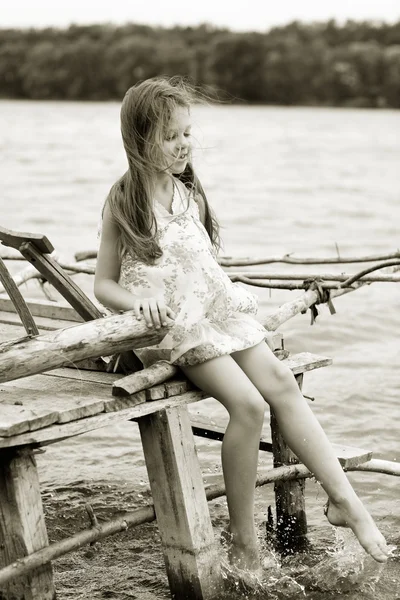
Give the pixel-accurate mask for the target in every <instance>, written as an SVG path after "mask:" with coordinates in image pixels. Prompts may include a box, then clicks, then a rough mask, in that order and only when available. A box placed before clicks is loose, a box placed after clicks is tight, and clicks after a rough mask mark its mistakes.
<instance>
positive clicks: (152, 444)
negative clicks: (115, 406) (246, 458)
mask: <svg viewBox="0 0 400 600" xmlns="http://www.w3.org/2000/svg"><path fill="white" fill-rule="evenodd" d="M139 428H140V434H141V438H142V444H143V450H144V455H145V459H146V466H147V471H148V475H149V481H150V486H151V492H152V497H153V502H154V508H155V512H156V517H157V524H158V528H159V531H160V535H161V541H162V547H163V553H164V560H165V565H166V569H167V575H168V580H169V585H170V589H171V594H172V596H173V597H174V598H182V599H183V598H191V599H193V600H211V599H215V600H217V598H220V594H221V590H222V579H221V573H220V561H219V556H218V545H217V543H216V540H215V539H214V534H213V530H212V526H211V520H210V514H209V511H208V505H207V498H206V495H205V491H204V485H203V478H202V474H201V471H200V466H199V462H198V459H197V454H196V449H195V446H194V440H193V435H192V431H191V426H190V420H189V416H188V413H187V408H186V407H179V408H173V409H167V410H163V411H161V412H158V413H154V414H152V415H149V416H147V417H144V418H142V419H140V420H139Z"/></svg>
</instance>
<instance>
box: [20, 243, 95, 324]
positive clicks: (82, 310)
mask: <svg viewBox="0 0 400 600" xmlns="http://www.w3.org/2000/svg"><path fill="white" fill-rule="evenodd" d="M18 250H19V251H20V252H21V254H22V255H23V256H24V257H25V258H26V259H27V260H28V261H29V262H30V263H32V264H33V265H34V266H35V267H36V269H37V270H38V271H39V272H40V273H41V274H42V275H44V277H45V278H46V279H47V281H48V282H49V283H51V285H53V286H54V287H55V289H56V290H57V291H58V292H59V293H60V294H61V295H62V296H63V297H64V298H65V299H66V300H67V302H69V304H71V306H72V307H73V308H74V309H75V310H76V312H77V313H78V314H80V315H81V317H82V318H83V319H85V321H89V320H91V319H98V318H100V317H101V316H102V314H101V312H100V311H99V309H98V308H97V306H95V305H94V304H93V302H92V301H91V300H90V298H88V297H87V296H86V294H84V292H83V291H82V290H81V289H80V288H79V286H77V285H76V283H75V282H74V280H73V279H72V278H71V277H70V276H69V275H68V274H67V273H66V271H64V270H63V269H62V268H61V267H60V265H59V264H58V263H57V262H56V261H55V260H54V259H53V258H52V257H51V256H50V254H46V253H43V252H42V251H41V250H39V249H38V247H37V246H36V245H35V244H33V243H32V242H24V243H23V244H21V246H20V247H19V248H18Z"/></svg>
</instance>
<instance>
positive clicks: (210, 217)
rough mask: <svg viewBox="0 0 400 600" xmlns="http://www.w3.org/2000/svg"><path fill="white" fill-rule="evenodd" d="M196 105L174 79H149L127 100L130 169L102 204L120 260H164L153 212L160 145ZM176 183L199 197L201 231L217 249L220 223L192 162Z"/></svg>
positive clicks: (125, 137)
mask: <svg viewBox="0 0 400 600" xmlns="http://www.w3.org/2000/svg"><path fill="white" fill-rule="evenodd" d="M196 100H197V94H196V92H195V91H194V89H193V88H192V87H191V86H190V85H189V84H188V83H186V82H185V81H184V80H183V79H182V78H178V77H174V78H169V79H168V78H165V77H154V78H152V79H147V80H145V81H142V82H140V83H138V84H136V85H134V86H133V87H131V88H129V90H128V91H127V92H126V94H125V97H124V100H123V102H122V107H121V133H122V140H123V144H124V148H125V152H126V156H127V159H128V167H129V168H128V170H127V171H126V173H125V174H124V175H123V176H122V177H121V178H120V179H119V180H118V181H117V182H116V183H115V184H114V185H113V187H112V188H111V190H110V192H109V194H108V197H107V200H106V202H107V203H108V205H109V207H110V211H111V215H112V218H113V220H114V222H115V223H116V225H117V227H118V229H119V233H120V235H119V239H118V247H117V250H118V253H119V255H120V256H121V257H122V256H123V254H124V253H125V252H127V251H129V252H130V253H131V254H132V255H133V256H134V257H135V258H136V259H138V260H140V261H143V262H145V263H147V264H153V263H154V261H155V260H156V259H157V258H159V257H160V256H161V255H162V250H161V248H160V246H159V244H158V242H157V221H156V218H155V215H154V210H153V196H154V186H155V181H156V175H157V173H158V172H159V171H160V166H161V165H162V164H163V152H162V143H163V140H164V135H165V132H166V131H167V129H168V126H169V122H170V119H171V117H172V115H173V112H174V111H175V109H176V108H177V107H185V108H188V109H190V106H191V105H192V103H193V102H195V101H196ZM179 179H180V180H181V181H182V182H183V183H184V185H185V186H186V187H187V188H188V189H189V190H190V191H191V193H193V194H194V195H195V196H196V195H197V194H200V195H201V196H202V199H203V204H204V214H205V228H206V230H207V233H208V235H209V237H210V240H211V242H212V244H213V245H214V246H215V247H216V248H217V249H218V248H219V246H220V243H219V226H218V222H217V220H216V218H215V216H214V214H213V212H212V210H211V208H210V205H209V203H208V201H207V197H206V195H205V193H204V190H203V188H202V186H201V184H200V182H199V180H198V178H197V176H196V174H195V172H194V169H193V166H192V164H191V163H190V162H188V164H187V166H186V168H185V171H184V172H183V173H182V174H181V175H180V176H179Z"/></svg>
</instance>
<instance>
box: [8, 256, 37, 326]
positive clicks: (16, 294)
mask: <svg viewBox="0 0 400 600" xmlns="http://www.w3.org/2000/svg"><path fill="white" fill-rule="evenodd" d="M0 281H1V282H2V284H3V287H4V289H5V290H6V292H7V294H8V295H9V297H10V300H11V301H12V303H13V304H14V306H15V310H16V312H17V313H18V315H19V317H20V319H21V321H22V324H23V326H24V327H25V330H26V333H27V334H28V335H31V336H32V335H38V334H39V330H38V328H37V326H36V323H35V321H34V320H33V317H32V315H31V312H30V310H29V308H28V306H27V305H26V303H25V300H24V297H23V296H22V294H21V292H20V291H19V289H18V286H17V285H16V283H15V281H14V279H13V278H12V277H11V275H10V273H9V271H8V269H7V267H6V265H5V264H4V262H3V261H2V259H1V258H0Z"/></svg>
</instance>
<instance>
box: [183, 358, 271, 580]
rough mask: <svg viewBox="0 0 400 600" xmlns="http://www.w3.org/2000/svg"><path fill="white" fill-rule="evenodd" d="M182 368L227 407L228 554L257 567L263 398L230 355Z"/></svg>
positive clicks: (245, 566)
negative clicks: (256, 519)
mask: <svg viewBox="0 0 400 600" xmlns="http://www.w3.org/2000/svg"><path fill="white" fill-rule="evenodd" d="M182 370H183V371H184V373H185V374H186V376H187V377H188V378H189V379H190V380H191V381H193V383H194V384H195V385H197V387H199V388H200V389H202V390H204V391H205V392H207V393H209V394H210V396H212V397H213V398H216V399H217V400H219V401H220V402H221V404H223V406H225V408H226V409H227V410H228V412H229V416H230V420H229V424H228V427H227V429H226V432H225V436H224V441H223V443H222V451H221V452H222V467H223V473H224V479H225V485H226V497H227V502H228V511H229V517H230V526H229V531H230V534H231V536H230V537H231V542H232V543H231V547H230V560H231V562H232V563H233V564H234V565H235V566H237V567H239V568H241V569H247V570H257V569H258V568H259V567H260V559H259V551H258V542H257V535H256V529H255V525H254V491H255V481H256V476H257V462H258V449H259V440H260V435H261V429H262V424H263V420H264V412H265V401H264V398H263V397H262V396H261V394H260V393H259V392H258V390H257V389H256V388H255V387H254V385H253V384H252V383H251V381H250V380H249V379H248V377H247V375H246V374H245V373H244V372H243V371H242V369H241V368H240V367H239V366H238V364H237V363H236V362H235V361H234V360H233V358H232V357H231V356H221V357H219V358H215V359H212V360H209V361H207V362H205V363H202V364H200V365H195V366H193V367H185V368H183V369H182Z"/></svg>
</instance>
